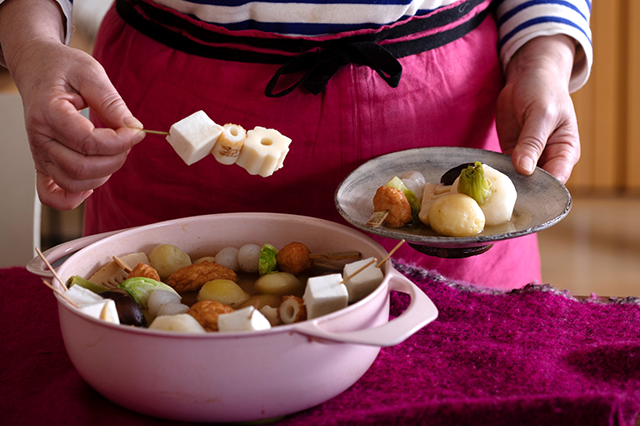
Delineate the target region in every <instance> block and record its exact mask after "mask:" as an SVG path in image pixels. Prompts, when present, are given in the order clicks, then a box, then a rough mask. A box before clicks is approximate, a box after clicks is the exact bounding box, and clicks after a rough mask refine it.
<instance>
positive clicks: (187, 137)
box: [167, 111, 222, 166]
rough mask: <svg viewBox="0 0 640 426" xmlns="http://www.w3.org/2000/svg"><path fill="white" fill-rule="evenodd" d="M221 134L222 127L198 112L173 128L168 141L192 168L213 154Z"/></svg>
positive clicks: (203, 113) (202, 112)
mask: <svg viewBox="0 0 640 426" xmlns="http://www.w3.org/2000/svg"><path fill="white" fill-rule="evenodd" d="M221 133H222V126H220V125H219V124H216V123H215V122H214V121H213V120H212V119H210V118H209V116H208V115H207V114H206V113H205V112H204V111H197V112H194V113H193V114H191V115H190V116H188V117H185V118H183V119H182V120H180V121H178V122H177V123H175V124H174V125H173V126H171V129H169V136H167V141H168V142H169V143H170V144H171V146H172V147H173V149H174V150H175V151H176V153H178V155H179V156H180V158H182V160H183V161H184V162H185V163H187V165H189V166H190V165H191V164H193V163H195V162H196V161H200V160H202V159H203V158H204V157H206V156H207V155H208V154H209V153H210V152H211V150H212V149H213V146H214V145H215V144H216V142H217V141H218V137H219V136H220V134H221Z"/></svg>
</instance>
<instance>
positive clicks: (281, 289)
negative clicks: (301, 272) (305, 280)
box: [256, 272, 302, 294]
mask: <svg viewBox="0 0 640 426" xmlns="http://www.w3.org/2000/svg"><path fill="white" fill-rule="evenodd" d="M256 289H257V290H258V291H259V292H261V293H266V294H299V293H300V292H301V290H302V281H300V280H299V279H298V278H297V277H296V276H295V275H293V274H290V273H288V272H276V273H274V274H266V275H263V276H261V277H260V278H258V280H257V281H256Z"/></svg>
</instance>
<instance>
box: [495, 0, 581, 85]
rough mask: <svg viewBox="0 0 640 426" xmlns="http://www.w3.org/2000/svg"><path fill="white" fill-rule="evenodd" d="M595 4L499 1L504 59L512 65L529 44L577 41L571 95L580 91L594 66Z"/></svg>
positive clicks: (564, 0)
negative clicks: (564, 38) (560, 37)
mask: <svg viewBox="0 0 640 426" xmlns="http://www.w3.org/2000/svg"><path fill="white" fill-rule="evenodd" d="M590 18H591V0H497V9H496V19H497V21H498V31H499V35H500V41H499V48H500V59H501V60H502V64H503V67H504V68H505V69H506V67H507V65H508V64H509V61H510V60H511V58H512V57H513V55H514V54H515V53H516V51H517V50H518V49H519V48H520V47H522V46H523V45H524V44H525V43H526V42H528V41H529V40H531V39H533V38H535V37H539V36H551V35H556V34H565V35H568V36H570V37H572V38H573V39H574V40H576V56H575V61H574V64H573V71H572V73H571V80H570V82H569V91H570V92H575V91H576V90H578V89H580V88H581V87H582V86H583V85H584V84H585V83H586V82H587V80H588V79H589V74H590V72H591V66H592V64H593V45H592V42H591V28H590V27H589V20H590Z"/></svg>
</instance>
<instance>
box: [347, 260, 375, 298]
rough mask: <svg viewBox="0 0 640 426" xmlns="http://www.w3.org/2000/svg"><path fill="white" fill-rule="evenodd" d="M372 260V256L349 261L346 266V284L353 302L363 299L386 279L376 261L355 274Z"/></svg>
mask: <svg viewBox="0 0 640 426" xmlns="http://www.w3.org/2000/svg"><path fill="white" fill-rule="evenodd" d="M372 260H374V258H373V257H370V258H368V259H363V260H358V261H357V262H353V263H348V264H346V265H345V266H344V274H343V277H344V279H345V282H344V285H346V286H347V291H348V292H349V302H351V303H353V302H357V301H358V300H360V299H363V298H364V297H366V296H367V295H368V294H369V293H371V292H372V291H373V290H375V289H376V287H378V286H379V285H380V283H381V282H382V280H383V279H384V276H383V274H382V271H381V270H380V268H378V267H377V266H376V265H377V263H376V262H373V263H371V265H369V266H367V267H366V268H365V269H363V270H362V271H360V272H358V273H357V274H355V275H353V274H354V273H355V272H357V271H358V270H360V269H361V268H362V267H363V266H364V265H366V264H367V263H370V262H371V261H372ZM352 275H353V276H352Z"/></svg>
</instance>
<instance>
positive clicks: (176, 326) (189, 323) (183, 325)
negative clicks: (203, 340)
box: [149, 314, 206, 333]
mask: <svg viewBox="0 0 640 426" xmlns="http://www.w3.org/2000/svg"><path fill="white" fill-rule="evenodd" d="M149 328H150V329H152V330H164V331H176V332H183V333H206V331H205V329H204V328H202V326H201V325H200V323H199V322H198V321H197V320H196V319H195V318H194V317H192V316H191V315H189V314H177V315H165V316H163V317H157V318H156V319H155V320H153V322H152V323H151V325H150V326H149Z"/></svg>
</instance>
